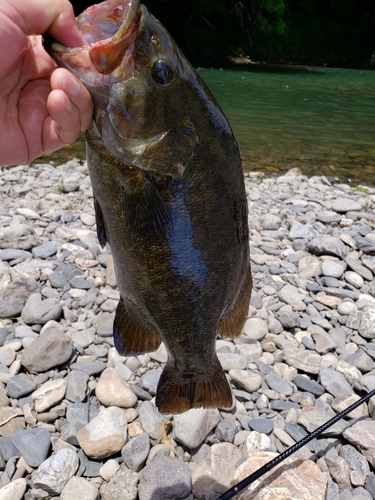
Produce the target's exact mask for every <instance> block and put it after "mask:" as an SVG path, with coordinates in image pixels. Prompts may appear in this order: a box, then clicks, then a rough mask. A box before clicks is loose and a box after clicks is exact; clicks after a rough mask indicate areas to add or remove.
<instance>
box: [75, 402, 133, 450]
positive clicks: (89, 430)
mask: <svg viewBox="0 0 375 500" xmlns="http://www.w3.org/2000/svg"><path fill="white" fill-rule="evenodd" d="M126 437H127V422H126V418H125V415H124V412H123V410H121V409H120V408H117V407H116V406H111V407H109V408H103V409H102V410H101V411H100V413H99V415H98V416H97V417H95V418H94V419H92V420H91V421H90V422H89V423H88V424H87V425H85V427H83V428H82V429H80V430H79V431H78V433H77V438H78V442H79V445H80V446H81V448H82V449H83V451H84V452H85V454H86V455H87V456H88V457H91V458H95V459H103V458H107V457H109V456H111V455H113V454H115V453H117V452H118V451H120V450H121V448H122V447H123V446H124V445H125V443H126Z"/></svg>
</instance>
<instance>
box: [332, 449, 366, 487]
mask: <svg viewBox="0 0 375 500" xmlns="http://www.w3.org/2000/svg"><path fill="white" fill-rule="evenodd" d="M339 455H340V457H342V458H343V459H344V460H345V461H346V462H347V464H348V465H349V467H350V468H351V470H353V471H356V472H357V473H358V474H359V475H360V476H361V478H362V480H363V484H364V483H365V481H366V479H367V476H368V475H369V474H370V467H369V464H368V462H367V460H366V459H365V457H364V456H363V455H362V454H361V453H359V451H357V450H356V449H355V448H354V447H353V446H351V445H348V444H346V445H344V446H342V447H341V449H340V452H339Z"/></svg>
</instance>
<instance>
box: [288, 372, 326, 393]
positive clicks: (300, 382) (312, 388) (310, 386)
mask: <svg viewBox="0 0 375 500" xmlns="http://www.w3.org/2000/svg"><path fill="white" fill-rule="evenodd" d="M293 383H294V384H296V386H297V387H298V389H302V390H303V391H306V392H311V393H312V394H314V395H315V396H321V395H322V394H323V393H324V387H323V386H322V385H320V384H318V383H317V382H315V380H311V379H309V378H307V377H305V376H303V375H296V376H295V377H294V379H293Z"/></svg>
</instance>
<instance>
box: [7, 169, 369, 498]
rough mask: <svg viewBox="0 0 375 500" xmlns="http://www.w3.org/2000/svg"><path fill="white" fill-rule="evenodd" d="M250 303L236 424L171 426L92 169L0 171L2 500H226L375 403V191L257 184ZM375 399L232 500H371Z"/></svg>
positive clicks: (293, 177) (189, 416)
mask: <svg viewBox="0 0 375 500" xmlns="http://www.w3.org/2000/svg"><path fill="white" fill-rule="evenodd" d="M245 184H246V191H247V197H248V204H249V227H250V245H251V265H252V273H253V293H252V298H251V302H250V307H249V316H248V319H247V321H246V324H245V326H244V329H243V332H242V334H241V336H240V337H238V338H236V339H218V340H217V343H216V349H217V353H218V357H219V359H220V362H221V364H222V366H223V368H224V370H225V373H226V375H227V377H228V380H229V381H230V384H231V387H232V389H233V394H234V403H233V408H232V409H231V410H225V411H224V410H221V409H196V410H190V411H188V412H186V413H183V414H181V415H175V416H173V415H162V414H160V413H159V412H158V410H157V408H156V407H155V404H154V399H155V393H156V387H157V384H158V380H159V377H160V374H161V372H162V369H163V366H164V364H165V362H166V359H167V357H166V351H165V348H164V346H163V345H161V347H160V348H159V349H158V350H157V351H156V352H154V353H147V354H144V355H141V356H137V357H134V356H132V357H122V356H120V355H119V354H118V353H117V351H116V349H115V348H114V342H113V336H112V325H113V320H114V314H115V309H116V306H117V303H118V300H119V293H118V291H117V288H116V277H115V274H114V269H113V262H112V257H111V254H110V250H109V248H108V246H107V247H105V248H104V249H102V248H101V247H100V245H99V243H98V240H97V237H96V228H95V214H94V209H93V198H92V191H91V185H90V179H89V175H88V170H87V166H86V164H85V163H84V162H83V161H80V160H70V161H68V162H67V163H65V164H63V165H59V166H54V165H52V164H48V163H47V164H45V163H40V164H38V163H36V164H34V165H32V166H23V165H20V166H16V167H11V168H6V169H5V168H4V169H1V170H0V500H22V499H25V500H31V499H38V500H39V499H54V500H58V499H61V500H99V499H103V500H215V499H217V498H218V497H219V496H220V495H221V494H223V493H224V492H225V491H226V490H227V489H229V488H230V487H231V486H233V485H234V484H236V483H238V482H239V481H241V480H242V479H244V478H245V477H246V476H248V475H249V474H251V473H252V472H254V471H255V470H257V469H258V468H259V467H261V466H263V465H264V464H265V463H267V462H268V461H270V460H271V459H272V458H274V457H275V456H277V454H279V453H281V452H283V451H284V450H286V449H287V448H288V447H290V446H292V445H293V444H294V443H296V442H297V441H299V440H300V439H302V438H303V437H304V436H306V435H307V433H309V432H311V431H313V430H315V429H316V428H318V427H319V426H320V425H322V424H323V423H324V422H326V421H328V420H329V419H330V418H332V417H333V416H335V415H337V414H338V413H339V412H341V411H343V410H344V409H346V408H347V407H348V406H350V405H351V404H352V403H354V402H355V401H358V400H359V399H360V397H361V396H363V395H365V394H366V393H368V392H369V391H372V390H374V389H375V281H374V274H375V188H373V187H366V186H351V185H349V184H347V183H345V181H340V180H338V179H331V178H329V179H328V178H326V177H324V176H314V177H307V176H305V175H302V173H301V172H300V171H299V170H298V169H292V170H290V171H289V172H287V173H286V174H285V175H280V176H275V177H265V176H263V175H262V174H261V173H259V172H251V173H245ZM374 472H375V397H374V398H372V399H370V400H369V401H368V403H365V404H362V405H361V406H360V407H358V408H357V409H356V410H354V411H353V412H352V413H350V414H349V415H348V416H347V417H346V418H344V419H342V420H340V421H339V422H338V423H336V424H335V425H334V426H333V427H331V428H330V429H328V430H327V431H326V432H325V433H324V434H323V435H322V436H320V437H318V438H317V439H314V440H313V441H312V442H310V443H309V444H308V445H306V446H305V447H303V448H302V449H301V450H299V451H298V452H296V453H295V454H294V455H292V456H291V457H290V458H288V459H287V460H286V461H285V462H283V463H282V464H280V465H279V466H277V467H276V468H275V469H273V470H272V471H271V472H270V473H268V474H267V475H265V476H263V477H262V478H260V479H259V480H257V481H256V482H255V483H253V485H251V486H250V487H249V488H248V489H246V490H244V491H243V492H242V493H240V494H238V495H237V496H236V498H237V499H241V500H245V499H246V500H271V499H272V500H289V499H293V500H299V499H301V500H350V499H353V500H366V499H367V500H371V499H372V500H374V499H375V475H374Z"/></svg>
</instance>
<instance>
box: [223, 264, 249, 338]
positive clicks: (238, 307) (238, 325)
mask: <svg viewBox="0 0 375 500" xmlns="http://www.w3.org/2000/svg"><path fill="white" fill-rule="evenodd" d="M251 290H252V278H251V271H250V267H249V269H248V271H247V274H246V277H245V280H244V282H243V285H242V288H241V290H240V292H239V294H238V296H237V299H236V301H235V304H234V306H233V308H232V309H231V310H230V312H229V314H227V315H226V316H224V317H223V318H221V319H220V323H219V328H218V334H219V336H220V337H222V338H224V337H227V338H234V337H238V336H239V335H240V334H241V331H242V327H243V325H244V324H245V321H246V319H247V315H248V312H249V304H250V296H251Z"/></svg>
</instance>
